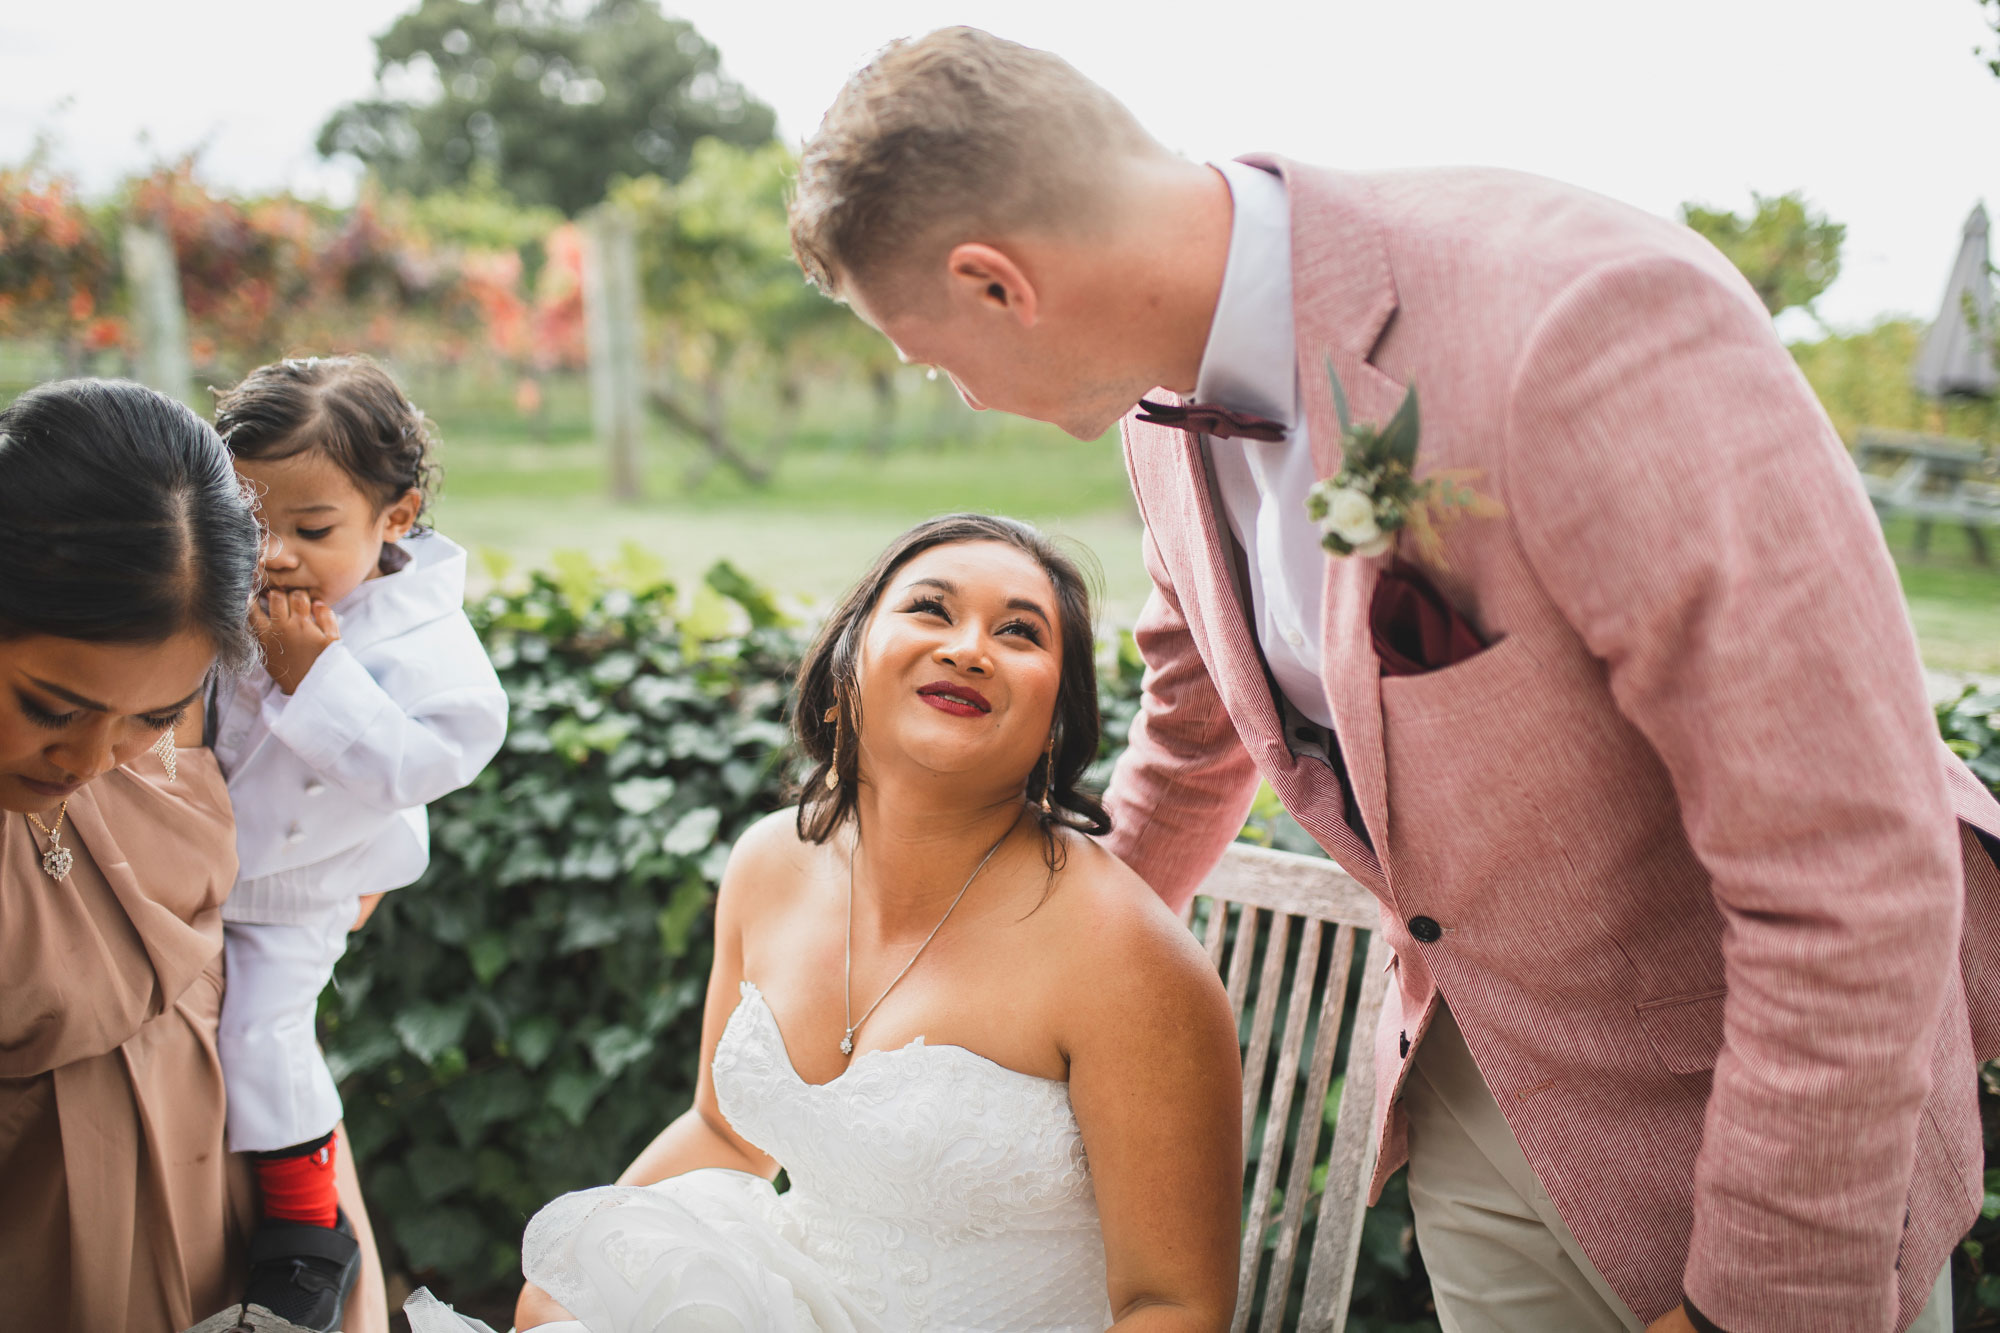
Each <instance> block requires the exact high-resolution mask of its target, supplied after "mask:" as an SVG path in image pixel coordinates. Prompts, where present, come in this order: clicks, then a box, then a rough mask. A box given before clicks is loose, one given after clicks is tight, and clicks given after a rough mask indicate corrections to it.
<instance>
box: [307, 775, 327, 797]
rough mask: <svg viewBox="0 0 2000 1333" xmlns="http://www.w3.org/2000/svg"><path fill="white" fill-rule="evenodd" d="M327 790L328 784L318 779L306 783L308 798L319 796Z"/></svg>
mask: <svg viewBox="0 0 2000 1333" xmlns="http://www.w3.org/2000/svg"><path fill="white" fill-rule="evenodd" d="M325 790H326V784H325V783H324V782H321V781H320V780H319V779H318V778H312V779H310V780H309V781H307V783H306V795H308V796H317V795H319V794H320V793H321V792H323V791H325Z"/></svg>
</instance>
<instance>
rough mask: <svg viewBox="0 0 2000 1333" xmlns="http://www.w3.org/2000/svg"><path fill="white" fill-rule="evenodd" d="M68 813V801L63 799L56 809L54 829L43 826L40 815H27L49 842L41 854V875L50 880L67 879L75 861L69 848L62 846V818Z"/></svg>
mask: <svg viewBox="0 0 2000 1333" xmlns="http://www.w3.org/2000/svg"><path fill="white" fill-rule="evenodd" d="M68 813H69V801H68V799H67V798H65V799H64V801H63V803H62V804H61V805H60V806H58V807H56V826H55V827H54V828H50V827H49V826H48V825H47V824H44V823H43V822H42V817H41V816H40V815H37V814H34V813H32V812H31V813H30V814H29V815H28V822H29V823H30V824H33V825H34V826H35V827H36V828H38V829H40V830H41V831H42V835H43V836H44V837H46V838H47V839H48V840H49V849H48V850H47V851H46V852H43V853H42V873H43V874H45V875H47V876H48V877H49V878H50V879H63V878H65V877H67V876H68V874H69V868H70V866H71V864H72V863H74V861H75V859H76V858H75V857H74V856H73V855H71V853H70V850H69V848H67V847H65V846H63V845H62V826H63V816H65V815H67V814H68Z"/></svg>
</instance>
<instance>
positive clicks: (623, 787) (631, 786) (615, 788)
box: [611, 777, 677, 815]
mask: <svg viewBox="0 0 2000 1333" xmlns="http://www.w3.org/2000/svg"><path fill="white" fill-rule="evenodd" d="M676 786H677V784H676V783H675V782H674V780H673V779H672V778H669V777H657V778H627V779H625V781H623V782H616V783H613V784H612V786H611V800H612V802H613V803H614V804H615V805H617V807H618V808H619V809H620V810H623V811H625V812H626V813H627V814H634V815H650V814H652V813H653V811H655V810H657V809H659V808H660V807H661V806H663V805H665V804H666V803H667V802H668V801H670V800H672V799H673V795H674V790H675V787H676Z"/></svg>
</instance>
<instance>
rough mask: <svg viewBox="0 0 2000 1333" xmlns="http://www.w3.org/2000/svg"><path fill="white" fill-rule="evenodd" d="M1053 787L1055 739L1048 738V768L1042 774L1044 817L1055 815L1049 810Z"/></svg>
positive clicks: (1054, 780) (1054, 784)
mask: <svg viewBox="0 0 2000 1333" xmlns="http://www.w3.org/2000/svg"><path fill="white" fill-rule="evenodd" d="M1055 786H1056V738H1055V737H1053V736H1051V737H1049V766H1048V768H1047V770H1046V771H1044V773H1043V774H1042V813H1043V814H1045V815H1050V814H1054V813H1055V811H1054V810H1053V809H1051V808H1050V806H1049V793H1050V792H1052V791H1054V790H1055Z"/></svg>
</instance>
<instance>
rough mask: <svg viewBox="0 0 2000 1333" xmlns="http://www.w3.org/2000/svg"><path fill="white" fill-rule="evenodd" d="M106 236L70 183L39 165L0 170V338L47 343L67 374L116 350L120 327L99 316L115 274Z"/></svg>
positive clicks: (110, 294)
mask: <svg viewBox="0 0 2000 1333" xmlns="http://www.w3.org/2000/svg"><path fill="white" fill-rule="evenodd" d="M107 230H108V228H107V227H105V226H103V225H100V221H99V220H98V219H96V218H93V217H92V216H91V212H90V210H89V209H87V208H85V207H84V205H83V203H82V201H81V200H80V199H78V197H77V193H76V188H75V185H74V183H73V182H71V181H68V180H65V179H63V178H61V177H59V176H54V175H52V174H50V173H49V172H48V171H47V170H45V169H44V168H43V167H42V166H41V165H40V164H39V163H38V162H35V161H33V160H31V161H30V162H29V164H28V165H27V166H25V167H21V168H18V169H7V170H0V337H6V338H46V339H48V340H49V341H50V342H51V343H53V344H54V346H55V348H56V350H57V352H58V353H59V354H60V355H61V357H62V362H63V373H64V374H65V375H81V374H82V373H83V372H84V368H85V358H86V357H87V356H88V355H89V354H90V353H92V352H97V351H102V350H105V349H107V348H112V347H118V346H122V345H123V344H124V343H125V341H126V336H127V335H126V329H125V325H124V321H122V320H120V319H118V318H116V317H114V316H108V315H105V314H103V313H101V312H102V311H103V310H104V309H105V308H106V307H107V306H108V305H109V304H110V303H111V300H112V297H113V295H114V292H115V290H116V282H117V276H118V262H117V256H116V252H115V249H114V247H113V245H112V244H111V243H110V241H111V239H112V238H111V237H107V234H106V233H107Z"/></svg>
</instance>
